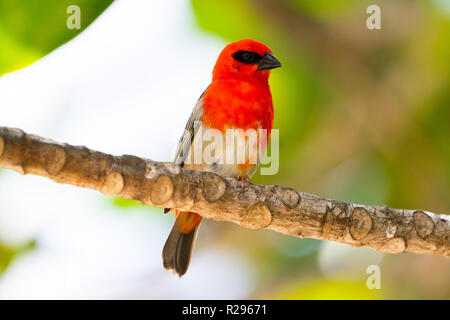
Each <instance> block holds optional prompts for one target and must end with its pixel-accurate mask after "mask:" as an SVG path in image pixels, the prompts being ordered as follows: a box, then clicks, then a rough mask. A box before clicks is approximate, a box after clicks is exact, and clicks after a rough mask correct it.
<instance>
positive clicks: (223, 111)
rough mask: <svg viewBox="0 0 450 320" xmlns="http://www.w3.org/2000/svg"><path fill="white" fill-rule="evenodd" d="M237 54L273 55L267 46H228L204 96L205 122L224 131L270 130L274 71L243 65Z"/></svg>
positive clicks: (240, 43) (251, 42)
mask: <svg viewBox="0 0 450 320" xmlns="http://www.w3.org/2000/svg"><path fill="white" fill-rule="evenodd" d="M236 52H252V53H256V54H258V55H259V56H260V57H264V56H265V55H266V53H267V52H270V53H271V52H272V50H270V48H268V47H267V46H266V45H264V44H262V43H260V42H257V41H254V40H250V39H244V40H241V41H237V42H234V43H231V44H229V45H228V46H226V47H225V48H224V49H223V50H222V52H221V54H220V55H219V57H218V59H217V62H216V65H215V66H214V70H213V80H212V83H211V85H210V86H209V87H208V89H207V90H206V92H205V93H204V96H203V100H204V106H203V108H204V111H203V119H202V123H203V124H204V125H207V126H209V127H211V128H215V129H219V130H221V131H222V132H223V131H224V130H226V129H229V128H240V129H243V130H247V129H255V130H258V129H266V130H267V139H268V138H269V137H270V131H271V130H272V125H273V104H272V95H271V93H270V87H269V81H268V79H269V75H270V70H258V65H257V64H251V63H248V64H247V63H243V62H240V61H238V60H236V58H235V57H234V54H235V53H236Z"/></svg>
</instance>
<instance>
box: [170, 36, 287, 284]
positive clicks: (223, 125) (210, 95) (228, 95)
mask: <svg viewBox="0 0 450 320" xmlns="http://www.w3.org/2000/svg"><path fill="white" fill-rule="evenodd" d="M278 67H281V63H280V62H279V61H278V60H277V59H276V58H275V57H274V56H273V54H272V50H270V49H269V48H268V47H267V46H266V45H264V44H262V43H260V42H257V41H254V40H250V39H244V40H240V41H237V42H233V43H230V44H228V45H227V46H226V47H225V48H224V49H223V50H222V52H221V53H220V55H219V57H218V59H217V62H216V65H215V66H214V70H213V77H212V82H211V84H210V85H209V86H208V88H207V89H206V90H205V92H203V94H202V95H201V97H200V99H199V100H198V102H197V104H196V105H195V107H194V110H193V112H192V114H191V116H190V118H189V121H188V123H187V125H186V129H185V132H184V135H183V136H182V137H181V140H180V142H179V144H178V148H177V151H176V155H175V160H174V162H175V163H176V164H178V165H180V166H183V167H185V168H187V169H191V170H197V171H210V172H214V173H216V174H218V175H221V176H225V177H234V178H238V179H240V180H242V179H250V177H251V176H252V175H253V174H254V173H255V172H256V170H257V169H258V166H259V162H260V159H259V157H258V159H256V161H254V159H253V161H251V159H249V157H248V156H245V161H244V162H240V163H238V162H234V163H229V162H223V161H213V162H212V163H211V161H206V160H204V159H201V161H196V160H195V159H194V161H192V158H193V157H194V158H195V155H194V153H195V149H196V148H197V147H198V146H200V148H201V149H200V150H203V149H204V148H205V144H204V142H203V138H204V137H203V136H202V133H203V132H205V131H206V130H208V129H215V130H216V131H215V132H220V133H222V134H223V137H224V140H225V142H224V143H223V148H222V149H220V150H216V151H215V153H214V157H217V158H219V157H220V156H223V155H224V154H226V153H227V152H230V151H231V153H232V154H236V153H238V152H240V151H242V150H238V148H242V144H239V143H234V142H233V143H231V142H230V141H229V140H230V139H228V140H227V139H226V137H228V136H226V134H225V131H227V130H228V129H242V130H243V131H247V130H248V129H254V130H255V131H256V130H260V129H263V130H266V133H267V134H266V136H265V137H264V139H265V141H264V142H263V144H262V146H263V148H264V151H265V148H266V147H267V142H268V139H269V136H270V131H271V130H272V124H273V104H272V95H271V93H270V87H269V75H270V69H274V68H278ZM199 129H201V130H199ZM258 132H259V131H258ZM238 136H239V135H238ZM233 139H234V138H233ZM241 139H243V140H244V141H243V142H244V145H245V146H247V147H250V148H256V146H255V144H254V143H253V144H250V145H249V141H248V136H245V135H244V136H242V135H241ZM194 146H195V147H194ZM239 146H240V147H239ZM230 148H231V150H230ZM245 154H246V155H247V153H245ZM258 155H259V153H258ZM169 210H170V209H165V210H164V212H165V213H167V212H168V211H169ZM175 214H176V220H175V224H174V226H173V228H172V231H171V232H170V235H169V237H168V239H167V241H166V244H165V245H164V249H163V253H162V256H163V264H164V267H165V268H166V269H172V270H173V271H174V272H176V273H177V274H178V275H179V276H180V277H181V276H182V275H183V274H185V273H186V271H187V268H188V266H189V261H190V259H191V254H192V249H193V245H194V241H195V238H196V235H197V231H198V227H199V224H200V222H201V220H202V217H201V216H200V215H198V214H196V213H193V212H178V211H176V213H175Z"/></svg>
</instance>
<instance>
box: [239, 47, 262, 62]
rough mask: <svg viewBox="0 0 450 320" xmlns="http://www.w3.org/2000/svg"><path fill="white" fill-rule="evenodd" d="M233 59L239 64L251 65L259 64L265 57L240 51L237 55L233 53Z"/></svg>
mask: <svg viewBox="0 0 450 320" xmlns="http://www.w3.org/2000/svg"><path fill="white" fill-rule="evenodd" d="M233 58H234V59H235V60H237V61H239V62H243V63H246V64H251V63H257V62H258V61H259V60H261V59H262V58H263V57H262V56H261V55H259V54H257V53H256V52H251V51H242V50H239V51H236V52H235V53H233Z"/></svg>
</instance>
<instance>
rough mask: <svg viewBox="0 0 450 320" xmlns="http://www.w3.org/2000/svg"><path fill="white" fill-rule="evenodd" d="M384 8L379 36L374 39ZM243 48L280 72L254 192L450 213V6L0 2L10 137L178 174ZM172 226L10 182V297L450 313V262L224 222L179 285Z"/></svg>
mask: <svg viewBox="0 0 450 320" xmlns="http://www.w3.org/2000/svg"><path fill="white" fill-rule="evenodd" d="M74 4H75V5H78V6H79V7H80V10H81V11H80V12H81V29H79V30H78V29H68V28H67V26H66V21H67V19H68V18H69V17H70V16H71V14H68V13H67V12H66V10H67V7H68V6H70V5H74ZM372 4H376V5H379V6H380V8H381V30H369V29H368V28H367V27H366V20H367V18H368V17H369V14H367V13H366V9H367V7H368V6H369V5H372ZM242 38H253V39H255V40H259V41H262V42H264V43H266V44H267V45H269V46H270V47H271V48H272V49H273V51H274V53H275V56H276V57H277V58H279V60H280V61H281V62H282V63H283V67H282V68H280V69H277V70H275V71H274V72H272V75H271V80H270V83H271V87H272V94H273V99H274V105H275V123H274V127H275V128H278V129H279V130H280V170H279V172H278V174H276V175H273V176H261V175H259V173H257V174H256V175H255V177H254V179H253V180H254V182H257V183H262V184H280V185H286V186H290V187H294V188H296V189H297V190H301V191H305V192H310V193H314V194H317V195H320V196H323V197H327V198H335V199H339V200H345V201H351V202H356V203H363V204H369V205H377V204H387V205H389V206H391V207H395V208H404V209H424V210H429V211H433V212H438V213H450V76H449V70H450V1H448V0H416V1H413V0H395V1H394V0H391V1H387V0H384V1H383V0H374V1H365V0H334V1H327V0H316V1H309V0H282V1H275V0H273V1H271V0H245V1H241V0H227V1H225V0H224V1H222V0H220V1H219V0H217V1H208V0H192V1H188V0H174V1H164V2H163V1H145V0H127V1H125V0H120V1H106V0H89V1H88V0H79V1H76V0H28V1H10V0H0V75H1V77H0V126H9V127H19V128H21V129H23V130H25V131H27V132H29V133H34V134H38V135H41V136H44V137H47V138H52V139H54V140H57V141H63V142H69V143H71V144H75V145H86V146H87V147H89V148H92V149H95V150H99V151H103V152H107V153H112V154H116V155H120V154H134V155H137V156H141V157H146V158H151V159H154V160H160V161H170V160H171V159H172V155H173V153H174V149H175V147H176V144H177V141H178V138H179V137H180V136H181V134H182V131H183V128H184V126H185V123H186V121H187V118H188V117H189V115H190V113H191V110H192V108H193V106H194V104H195V102H196V100H197V98H198V96H199V95H200V94H201V92H203V90H204V89H205V88H206V86H207V85H208V84H209V81H210V79H211V71H212V67H213V65H214V62H215V60H216V58H217V56H218V54H219V52H220V50H221V49H222V48H223V47H224V45H225V44H226V43H228V42H231V41H236V40H239V39H242ZM172 223H173V216H172V214H169V215H163V214H162V209H158V208H151V207H146V206H142V205H139V204H137V203H135V202H133V201H128V200H122V199H119V198H114V197H106V196H103V195H101V194H99V193H97V192H94V191H91V190H84V189H79V188H75V187H72V186H66V185H57V184H55V183H53V182H51V181H50V180H47V179H44V178H41V177H35V176H26V177H24V176H20V175H19V174H17V173H15V172H11V171H8V170H2V169H0V298H1V299H15V298H41V299H47V298H57V299H66V298H71V299H80V298H87V299H100V298H113V299H120V298H123V299H247V298H262V299H413V298H418V299H449V298H450V260H449V259H447V258H443V257H435V256H421V255H412V254H401V255H390V254H383V253H380V252H376V251H374V250H372V249H370V248H353V247H349V246H346V245H341V244H337V243H331V242H325V241H317V240H311V239H297V238H294V237H288V236H284V235H281V234H278V233H275V232H272V231H264V230H262V231H261V230H260V231H252V230H247V229H244V228H240V227H238V226H236V225H234V224H231V223H226V222H215V221H206V222H205V223H203V225H202V228H201V230H200V233H199V237H198V241H197V246H196V250H195V253H194V256H193V259H192V262H191V265H190V270H189V272H188V273H187V274H186V275H185V276H184V277H183V278H182V279H181V280H180V279H179V278H178V277H176V276H174V275H173V274H171V273H168V272H166V271H165V270H164V269H163V267H162V259H161V250H162V247H163V244H164V242H165V240H166V237H167V235H168V233H169V231H170V228H171V225H172ZM371 265H377V266H379V267H380V270H381V288H380V289H375V290H370V289H368V288H367V285H366V281H367V279H368V277H369V276H370V274H368V273H366V270H367V268H368V267H369V266H371Z"/></svg>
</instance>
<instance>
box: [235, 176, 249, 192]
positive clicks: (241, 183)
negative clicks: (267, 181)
mask: <svg viewBox="0 0 450 320" xmlns="http://www.w3.org/2000/svg"><path fill="white" fill-rule="evenodd" d="M235 179H236V180H237V181H238V186H239V188H241V189H243V188H244V187H245V183H246V182H250V180H251V177H250V176H249V175H248V174H246V175H243V176H236V177H235Z"/></svg>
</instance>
